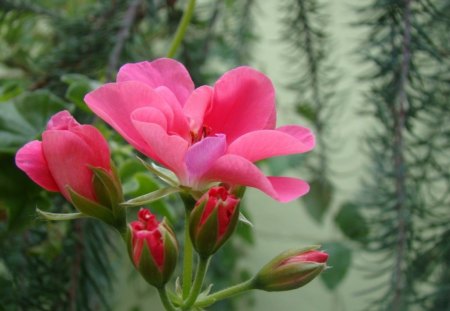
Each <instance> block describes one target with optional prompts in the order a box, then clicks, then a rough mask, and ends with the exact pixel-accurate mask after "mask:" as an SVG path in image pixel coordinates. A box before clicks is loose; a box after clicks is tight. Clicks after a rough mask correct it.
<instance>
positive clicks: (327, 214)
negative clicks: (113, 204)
mask: <svg viewBox="0 0 450 311" xmlns="http://www.w3.org/2000/svg"><path fill="white" fill-rule="evenodd" d="M184 6H185V2H184V1H181V0H179V1H176V0H167V1H163V0H161V1H157V0H129V1H125V0H111V1H106V0H102V1H94V0H69V1H62V0H36V1H25V0H16V1H14V0H0V160H1V162H0V243H1V244H0V289H1V290H0V310H118V311H122V310H124V311H139V310H162V307H161V306H160V303H159V298H158V297H157V295H156V292H154V291H153V290H152V289H151V288H149V286H147V285H146V284H145V283H144V282H143V281H142V280H141V279H140V277H139V275H137V274H136V273H135V272H133V269H132V266H131V264H130V262H129V260H128V258H127V256H125V255H124V245H122V244H121V241H120V239H119V238H118V236H117V235H115V233H114V232H112V231H111V230H109V229H108V228H106V227H104V226H103V225H102V224H99V223H98V222H95V221H86V220H80V221H74V222H67V223H60V222H58V223H51V222H45V221H43V220H40V219H38V218H37V216H36V214H35V208H36V207H39V208H40V209H43V210H48V211H56V212H63V211H72V207H70V206H69V205H68V204H67V203H65V202H64V200H63V199H62V198H61V197H60V196H58V195H55V194H50V193H46V192H45V191H42V190H41V189H39V187H37V186H36V185H34V184H33V183H32V182H31V181H30V180H29V179H28V178H27V177H26V176H25V175H24V174H23V173H21V172H20V171H19V170H18V169H17V168H16V167H15V165H14V160H13V159H14V154H15V152H16V150H17V149H18V148H19V147H21V146H22V145H23V144H24V143H26V142H27V141H29V140H32V139H36V138H39V136H40V133H41V132H42V130H43V129H44V127H45V124H46V122H47V120H48V119H49V117H50V116H51V115H52V114H54V113H55V112H57V111H59V110H62V109H68V110H70V111H71V112H72V113H73V114H74V115H75V116H76V118H77V119H78V120H79V121H80V122H82V123H93V124H94V125H95V126H97V127H98V128H99V129H100V130H101V131H102V132H103V134H104V135H105V136H106V137H107V138H108V139H109V140H110V146H111V149H112V151H113V160H114V162H115V163H116V165H117V166H118V167H119V172H120V175H121V178H122V181H123V186H124V191H125V194H126V195H127V197H128V198H132V197H134V196H138V195H140V194H144V193H147V192H150V191H152V190H155V189H156V188H157V187H158V186H159V185H158V183H157V181H155V180H153V179H152V176H151V175H150V174H148V173H147V172H146V170H145V168H144V167H143V166H142V165H140V164H139V162H138V161H137V160H136V158H135V151H133V150H132V148H131V147H129V146H127V145H126V144H125V143H124V141H123V140H122V139H121V138H120V137H119V136H118V135H117V134H116V133H114V132H113V131H112V130H111V129H110V128H108V127H107V126H106V125H105V124H104V123H102V121H100V120H98V119H97V118H95V117H94V116H93V115H92V113H90V111H89V109H88V108H87V107H86V105H85V104H84V102H83V100H82V99H83V96H84V94H86V93H87V92H88V91H90V90H91V89H93V88H95V87H96V86H98V85H100V84H101V83H105V82H107V81H113V80H114V78H115V73H116V72H117V70H118V68H119V67H120V66H121V65H122V64H124V63H127V62H133V61H141V60H151V59H154V58H158V57H162V56H164V55H165V54H166V52H167V49H168V47H169V43H170V40H171V38H172V37H173V34H174V33H175V30H176V27H177V25H178V23H179V20H180V18H181V16H182V14H183V10H184ZM449 31H450V3H449V2H448V1H446V0H361V1H351V0H335V1H332V0H327V1H325V0H323V1H316V0H280V1H276V0H265V1H262V0H261V1H258V0H222V1H221V0H202V1H198V3H197V5H196V9H195V14H194V18H193V20H192V22H191V24H190V26H189V29H188V31H187V33H186V36H185V39H184V41H183V44H182V46H181V47H180V49H179V50H178V52H177V56H176V58H177V59H179V60H180V61H182V62H183V63H184V64H185V65H186V66H187V67H188V69H189V71H190V72H191V74H192V76H193V79H194V81H195V82H196V85H197V86H199V85H202V84H212V83H214V81H215V80H216V79H217V78H218V77H219V76H220V75H221V74H222V73H223V72H225V71H226V70H229V69H231V68H233V67H236V66H239V65H250V66H252V67H255V68H257V69H259V70H261V71H263V72H264V73H265V74H267V75H268V76H269V77H270V78H271V79H272V81H273V83H274V85H275V88H276V92H277V105H278V125H284V124H292V123H295V124H302V125H306V126H308V127H311V128H312V129H313V130H314V132H315V133H316V137H317V143H318V146H317V148H316V149H315V150H314V151H313V152H310V153H308V154H306V155H301V156H289V157H282V158H276V159H271V160H270V161H264V162H262V163H260V166H261V167H262V168H263V169H264V170H265V172H267V174H273V175H281V174H283V175H290V176H296V177H302V178H305V179H306V180H308V181H309V182H310V184H311V192H310V194H309V195H308V196H306V197H305V198H302V199H300V200H298V201H296V202H292V203H289V204H279V203H277V202H275V201H273V200H271V199H269V198H268V197H267V196H265V195H264V194H262V193H260V192H259V191H256V190H253V189H248V191H247V194H246V199H245V212H246V215H247V216H248V218H249V219H250V220H251V222H252V223H253V227H251V226H249V225H246V224H244V223H241V224H240V225H239V227H238V232H237V234H236V236H235V237H234V238H233V240H232V241H231V242H229V243H228V244H227V245H226V247H225V248H224V249H223V250H221V251H220V252H219V253H218V255H217V257H215V259H214V261H213V264H212V266H211V271H210V273H209V275H208V281H209V282H211V283H214V289H220V288H224V287H226V286H228V285H231V284H234V283H236V282H238V281H241V280H244V279H246V278H248V277H249V276H251V275H252V274H253V273H255V272H256V271H258V269H259V268H260V267H261V266H262V265H263V264H264V263H266V262H267V261H268V260H270V259H271V258H272V257H273V256H275V255H276V254H278V253H279V252H281V251H283V250H285V249H287V248H296V247H301V246H304V245H309V244H322V245H323V248H324V249H325V250H326V251H328V252H329V253H330V262H329V264H330V265H331V266H332V269H329V270H327V271H326V272H325V273H323V275H322V276H321V277H320V278H319V279H317V280H314V281H313V282H312V283H311V284H309V285H307V286H306V287H304V288H302V289H299V290H294V291H289V292H283V293H265V292H255V293H252V294H251V295H246V296H242V297H238V298H236V299H234V300H232V301H227V302H223V303H219V304H217V305H215V306H214V307H212V308H211V310H261V311H265V310H267V311H269V310H280V311H281V310H319V311H322V310H324V311H326V310H337V311H340V310H349V311H354V310H355V311H357V310H396V311H397V310H436V311H445V310H450V273H449V271H450V270H449V264H450V244H449V243H448V237H450V212H449V208H450V204H449V203H450V198H449V193H450V191H449V188H450V170H449V164H450V163H449V159H450V157H449V154H450V153H449V151H450V139H449V138H450V111H449V110H450V105H449V98H450V96H449V95H450V70H449V69H450V42H449V40H448V33H449ZM149 207H150V208H152V210H154V211H156V212H157V213H158V214H160V215H162V216H166V217H168V218H169V219H170V220H171V221H172V223H173V224H174V225H175V227H176V229H177V230H180V229H181V226H182V224H181V221H178V220H180V219H181V218H182V215H183V211H182V207H181V206H180V203H179V202H178V198H177V197H175V196H174V197H169V198H168V199H166V200H164V201H161V202H158V203H156V204H152V205H151V206H149ZM132 213H134V211H133V212H132ZM231 271H232V272H231Z"/></svg>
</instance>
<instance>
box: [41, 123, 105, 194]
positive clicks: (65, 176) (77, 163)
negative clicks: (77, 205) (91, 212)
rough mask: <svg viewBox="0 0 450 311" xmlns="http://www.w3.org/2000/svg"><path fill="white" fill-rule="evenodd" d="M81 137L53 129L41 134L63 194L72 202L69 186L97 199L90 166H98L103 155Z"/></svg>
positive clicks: (45, 152)
mask: <svg viewBox="0 0 450 311" xmlns="http://www.w3.org/2000/svg"><path fill="white" fill-rule="evenodd" d="M91 148H93V147H92V146H89V145H88V144H87V143H86V142H85V141H84V140H83V139H82V138H81V137H80V136H78V135H77V134H75V133H72V132H70V131H58V130H51V131H45V132H44V133H43V134H42V150H43V153H44V156H45V158H46V159H47V162H48V167H49V170H50V172H52V175H53V177H54V179H55V181H56V183H57V185H58V188H59V190H60V192H61V194H62V195H64V197H65V198H66V199H68V200H69V201H70V195H69V193H68V192H67V189H66V186H67V185H70V186H71V188H72V189H73V190H74V191H75V192H77V193H78V194H80V195H82V196H84V197H86V198H88V199H91V200H94V201H96V199H95V196H94V193H93V190H92V172H91V170H90V169H89V167H88V166H89V165H92V166H99V165H98V163H99V162H100V161H99V157H100V155H99V154H98V153H97V152H95V150H92V149H91Z"/></svg>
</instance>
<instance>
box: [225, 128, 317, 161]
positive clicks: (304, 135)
mask: <svg viewBox="0 0 450 311" xmlns="http://www.w3.org/2000/svg"><path fill="white" fill-rule="evenodd" d="M313 147H314V136H313V134H312V133H311V131H310V130H309V129H307V128H304V127H300V126H295V125H291V126H285V127H282V128H280V129H277V130H260V131H254V132H250V133H247V134H244V135H242V136H241V137H239V138H237V139H236V140H235V141H233V142H232V143H231V144H230V146H229V147H228V151H227V153H230V154H236V155H239V156H241V157H244V158H246V159H247V160H249V161H251V162H256V161H259V160H262V159H267V158H270V157H276V156H281V155H288V154H295V153H303V152H307V151H310V150H311V149H312V148H313Z"/></svg>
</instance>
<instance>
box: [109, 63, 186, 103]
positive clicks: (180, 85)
mask: <svg viewBox="0 0 450 311" xmlns="http://www.w3.org/2000/svg"><path fill="white" fill-rule="evenodd" d="M123 81H141V82H144V83H146V84H147V85H149V86H150V87H151V88H157V87H158V86H165V87H167V88H168V89H170V90H171V91H172V93H173V94H174V95H175V96H176V98H177V99H178V102H179V104H180V105H181V106H183V105H184V103H185V102H186V100H187V98H188V97H189V95H190V94H191V93H192V91H193V90H194V82H192V79H191V76H190V75H189V72H188V71H187V70H186V68H185V67H184V65H183V64H181V63H179V62H177V61H176V60H174V59H170V58H159V59H157V60H154V61H152V62H140V63H134V64H126V65H124V66H122V67H121V68H120V70H119V73H118V74H117V82H123Z"/></svg>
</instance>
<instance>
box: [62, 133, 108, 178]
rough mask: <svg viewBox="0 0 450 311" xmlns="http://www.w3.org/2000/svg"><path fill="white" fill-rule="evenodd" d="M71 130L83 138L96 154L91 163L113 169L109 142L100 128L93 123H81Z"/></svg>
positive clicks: (94, 165)
mask: <svg viewBox="0 0 450 311" xmlns="http://www.w3.org/2000/svg"><path fill="white" fill-rule="evenodd" d="M71 131H72V132H73V133H75V134H77V135H78V136H79V137H80V138H81V139H83V140H84V141H85V143H86V144H87V145H88V146H89V148H90V150H91V152H92V154H93V155H95V157H92V162H91V163H89V165H91V166H93V167H101V168H104V169H106V170H111V153H110V151H109V146H108V142H107V141H106V139H105V138H104V137H103V135H102V134H101V133H100V131H99V130H98V129H96V128H95V127H94V126H92V125H80V126H76V127H74V128H72V129H71Z"/></svg>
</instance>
